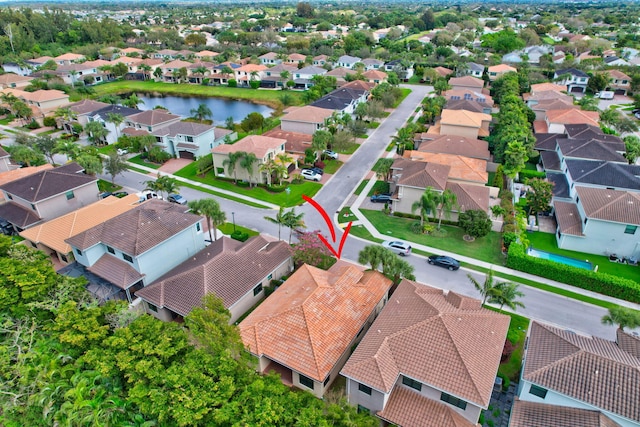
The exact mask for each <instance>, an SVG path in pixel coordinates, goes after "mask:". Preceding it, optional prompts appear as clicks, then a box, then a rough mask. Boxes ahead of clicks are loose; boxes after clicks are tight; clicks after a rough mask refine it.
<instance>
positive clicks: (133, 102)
mask: <svg viewBox="0 0 640 427" xmlns="http://www.w3.org/2000/svg"><path fill="white" fill-rule="evenodd" d="M140 104H144V101H143V100H142V99H140V98H139V97H138V95H136V94H135V93H134V94H132V95H131V96H129V98H127V99H125V100H124V101H122V105H124V106H125V107H129V108H138V105H140Z"/></svg>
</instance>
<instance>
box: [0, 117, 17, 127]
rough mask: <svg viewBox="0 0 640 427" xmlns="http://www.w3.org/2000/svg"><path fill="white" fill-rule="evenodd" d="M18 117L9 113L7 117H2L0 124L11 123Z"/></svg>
mask: <svg viewBox="0 0 640 427" xmlns="http://www.w3.org/2000/svg"><path fill="white" fill-rule="evenodd" d="M15 118H16V116H14V115H12V114H9V115H8V116H7V117H5V118H4V119H0V125H5V126H7V125H8V124H9V123H11V122H12V121H14V120H15Z"/></svg>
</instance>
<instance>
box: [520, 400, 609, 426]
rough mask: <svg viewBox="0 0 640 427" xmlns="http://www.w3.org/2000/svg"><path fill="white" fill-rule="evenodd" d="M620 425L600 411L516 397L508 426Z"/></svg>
mask: <svg viewBox="0 0 640 427" xmlns="http://www.w3.org/2000/svg"><path fill="white" fill-rule="evenodd" d="M566 426H580V427H620V424H618V423H616V422H615V421H613V420H612V419H611V418H609V417H607V416H606V415H604V414H603V413H602V412H600V411H591V410H588V409H579V408H570V407H568V406H558V405H551V404H546V403H538V402H527V401H524V400H519V399H516V400H515V402H513V408H512V409H511V417H510V418H509V427H566Z"/></svg>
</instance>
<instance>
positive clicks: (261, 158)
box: [211, 135, 288, 184]
mask: <svg viewBox="0 0 640 427" xmlns="http://www.w3.org/2000/svg"><path fill="white" fill-rule="evenodd" d="M286 142H287V141H286V140H285V139H280V138H271V137H268V136H262V135H249V136H246V137H244V138H242V139H241V140H239V141H238V142H236V143H234V144H233V145H231V144H222V145H218V146H217V147H214V148H213V150H211V153H212V155H213V171H214V174H215V176H226V177H229V178H233V179H236V180H238V179H239V180H242V181H248V182H250V183H266V184H271V176H270V175H269V174H268V173H267V172H266V171H264V170H261V169H260V166H261V165H263V164H265V163H267V162H269V161H275V160H276V158H277V156H278V155H279V154H283V153H284V152H285V151H284V149H285V143H286ZM238 152H242V153H252V154H253V155H255V156H256V159H257V161H256V162H255V164H253V165H252V166H251V169H250V170H249V169H247V168H243V167H241V166H240V159H237V160H236V162H235V163H233V164H232V163H231V160H230V154H231V153H238ZM232 157H233V156H232ZM285 166H288V165H285Z"/></svg>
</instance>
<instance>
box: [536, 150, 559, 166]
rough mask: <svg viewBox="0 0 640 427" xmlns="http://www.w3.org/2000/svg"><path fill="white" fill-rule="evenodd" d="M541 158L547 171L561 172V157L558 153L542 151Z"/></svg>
mask: <svg viewBox="0 0 640 427" xmlns="http://www.w3.org/2000/svg"><path fill="white" fill-rule="evenodd" d="M540 158H541V159H542V166H544V170H545V171H559V170H560V157H559V156H558V153H557V152H556V151H541V152H540Z"/></svg>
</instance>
